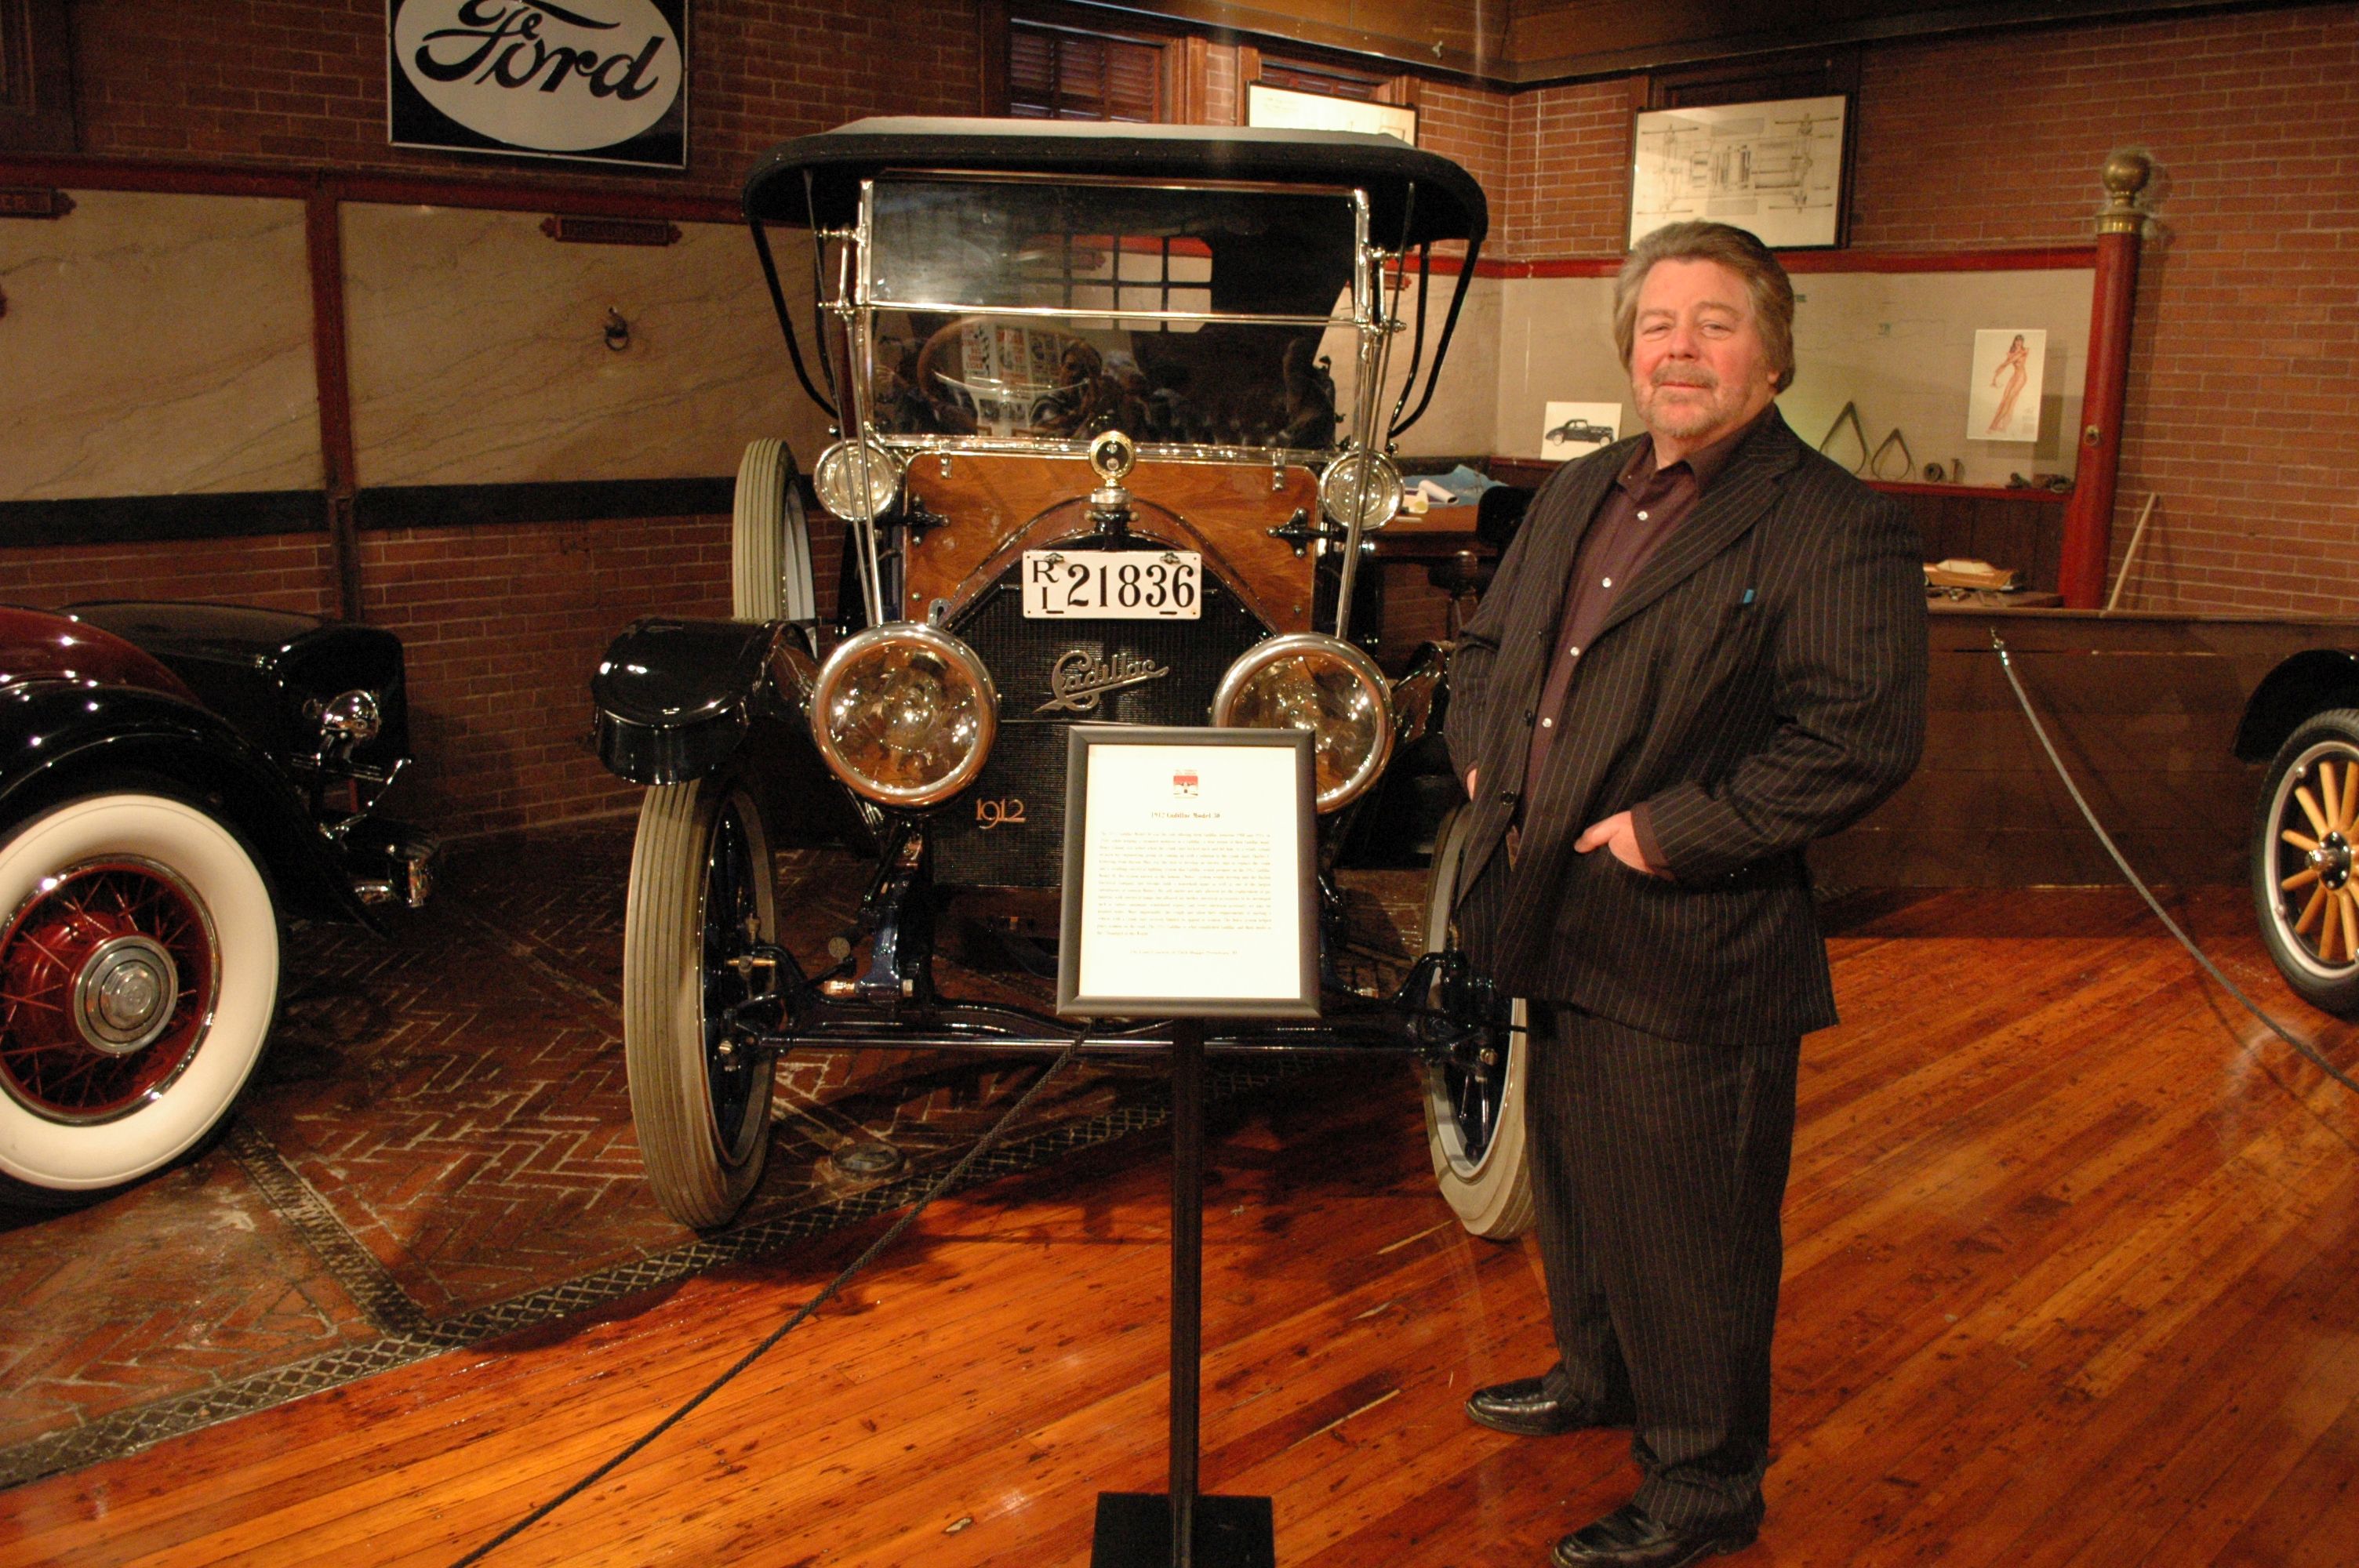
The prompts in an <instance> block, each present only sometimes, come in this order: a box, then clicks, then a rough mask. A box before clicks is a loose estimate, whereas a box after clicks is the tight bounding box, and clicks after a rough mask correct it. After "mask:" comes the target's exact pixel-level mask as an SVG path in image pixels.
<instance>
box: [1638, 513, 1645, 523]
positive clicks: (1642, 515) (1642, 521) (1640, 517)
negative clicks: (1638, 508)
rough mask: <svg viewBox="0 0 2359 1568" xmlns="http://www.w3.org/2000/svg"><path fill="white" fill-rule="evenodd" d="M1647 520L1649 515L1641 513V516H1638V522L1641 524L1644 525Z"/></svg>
mask: <svg viewBox="0 0 2359 1568" xmlns="http://www.w3.org/2000/svg"><path fill="white" fill-rule="evenodd" d="M1646 520H1647V514H1645V513H1643V512H1641V513H1640V514H1638V521H1639V522H1641V523H1644V522H1645V521H1646Z"/></svg>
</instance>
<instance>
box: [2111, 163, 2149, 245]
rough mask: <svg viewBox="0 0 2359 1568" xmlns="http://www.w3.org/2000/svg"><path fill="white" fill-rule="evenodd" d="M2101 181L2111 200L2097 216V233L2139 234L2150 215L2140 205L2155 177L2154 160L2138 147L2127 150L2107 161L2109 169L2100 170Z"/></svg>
mask: <svg viewBox="0 0 2359 1568" xmlns="http://www.w3.org/2000/svg"><path fill="white" fill-rule="evenodd" d="M2097 178H2098V179H2099V180H2100V181H2102V182H2103V183H2104V188H2105V195H2106V197H2107V198H2108V200H2107V201H2106V204H2105V210H2104V211H2103V212H2101V213H2099V214H2098V215H2097V232H2099V233H2101V234H2135V233H2136V232H2138V231H2139V230H2140V229H2142V228H2143V227H2144V226H2145V224H2146V212H2145V210H2144V209H2142V208H2141V207H2139V205H2138V195H2139V193H2140V192H2142V191H2143V190H2145V189H2146V185H2147V180H2149V179H2151V178H2154V159H2152V158H2150V157H2147V155H2146V154H2144V153H2142V152H2140V151H2138V150H2137V149H2136V147H2124V148H2121V149H2120V150H2118V151H2116V152H2114V153H2113V154H2112V155H2111V156H2109V157H2107V158H2106V159H2105V167H2104V168H2103V169H2101V170H2100V171H2098V175H2097Z"/></svg>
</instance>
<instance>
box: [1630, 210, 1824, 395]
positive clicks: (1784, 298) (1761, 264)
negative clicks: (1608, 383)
mask: <svg viewBox="0 0 2359 1568" xmlns="http://www.w3.org/2000/svg"><path fill="white" fill-rule="evenodd" d="M1663 261H1710V262H1718V263H1719V264H1720V265H1723V266H1724V267H1726V268H1728V270H1729V271H1731V272H1733V273H1734V274H1736V276H1739V277H1741V278H1743V279H1744V280H1745V289H1746V291H1747V292H1749V293H1750V294H1751V295H1752V296H1753V318H1754V319H1755V321H1756V322H1757V323H1758V324H1759V326H1760V330H1761V346H1762V347H1763V348H1764V349H1765V350H1767V352H1768V355H1769V367H1770V368H1771V369H1772V370H1774V371H1776V372H1777V390H1778V391H1779V392H1783V391H1785V390H1786V389H1787V388H1788V387H1789V386H1791V385H1793V384H1794V285H1793V283H1792V282H1791V281H1790V280H1789V279H1788V277H1787V276H1786V269H1785V268H1784V267H1782V266H1780V265H1778V264H1777V256H1776V254H1773V253H1772V252H1771V251H1770V249H1769V247H1768V246H1767V245H1765V244H1763V243H1761V242H1760V241H1759V240H1758V239H1756V238H1755V237H1754V236H1753V235H1751V234H1749V233H1747V232H1745V231H1744V230H1743V229H1739V228H1736V227H1734V225H1732V224H1728V223H1701V222H1697V223H1667V224H1665V225H1664V226H1663V227H1661V228H1659V229H1657V230H1656V231H1655V232H1653V233H1651V234H1648V235H1647V237H1646V238H1644V239H1642V240H1640V241H1639V242H1638V243H1636V245H1633V246H1632V247H1630V255H1629V258H1628V259H1627V260H1625V262H1623V264H1622V273H1621V276H1618V277H1616V278H1615V279H1614V347H1615V348H1617V349H1619V350H1621V351H1622V368H1623V369H1624V370H1627V369H1629V368H1630V345H1631V342H1632V340H1633V339H1635V338H1636V335H1637V329H1638V289H1639V287H1640V286H1641V285H1643V284H1644V283H1645V282H1646V281H1647V273H1648V272H1650V271H1652V270H1653V268H1654V265H1655V264H1656V263H1657V262H1663Z"/></svg>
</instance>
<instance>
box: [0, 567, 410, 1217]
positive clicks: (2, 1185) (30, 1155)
mask: <svg viewBox="0 0 2359 1568" xmlns="http://www.w3.org/2000/svg"><path fill="white" fill-rule="evenodd" d="M407 701H408V699H407V696H406V694H405V692H404V689H403V679H402V649H401V643H400V640H399V639H398V638H397V637H395V636H394V635H393V634H392V633H389V632H382V631H377V630H375V629H372V628H369V627H364V626H349V625H340V624H334V623H329V622H320V621H315V620H313V619H312V618H311V617H310V616H308V615H291V614H288V613H285V612H282V611H275V610H255V609H248V608H245V607H242V606H237V605H226V604H167V603H157V604H147V603H134V602H127V601H116V602H110V603H101V604H82V605H73V606H70V607H68V609H67V611H66V612H65V613H63V614H56V615H53V614H49V613H47V612H45V611H37V610H20V609H15V608H0V911H5V918H6V925H5V927H0V1196H6V1197H10V1198H14V1199H17V1200H20V1201H21V1200H32V1201H40V1202H57V1201H60V1200H72V1199H77V1198H82V1199H86V1198H90V1197H94V1196H96V1195H100V1194H103V1193H104V1192H106V1191H108V1190H110V1189H112V1188H114V1187H116V1186H119V1185H122V1184H125V1183H127V1182H130V1181H132V1180H134V1179H136V1178H137V1177H140V1176H144V1175H146V1174H147V1173H150V1172H152V1171H155V1170H157V1169H158V1168H160V1167H161V1166H163V1165H165V1164H167V1163H168V1162H171V1161H172V1160H174V1159H177V1158H179V1156H180V1155H181V1154H183V1153H185V1152H188V1151H189V1150H190V1149H191V1148H193V1147H195V1146H196V1145H197V1144H199V1143H200V1142H201V1141H203V1140H204V1138H205V1137H206V1135H207V1134H209V1133H210V1132H212V1130H213V1129H214V1128H216V1127H217V1126H219V1125H220V1124H221V1122H222V1119H223V1118H224V1117H226V1116H227V1115H228V1114H229V1111H230V1108H231V1106H232V1104H233V1103H234V1101H235V1099H236V1098H237V1095H238V1091H239V1090H240V1089H241V1088H242V1087H244V1086H245V1081H246V1077H247V1076H248V1075H249V1074H251V1073H252V1072H253V1070H254V1065H255V1062H256V1061H257V1060H259V1059H260V1057H261V1054H262V1047H263V1044H264V1042H265V1040H266V1038H267V1036H268V1034H269V1032H270V1024H271V1019H272V1016H273V1014H274V1013H275V1011H276V1010H277V1002H278V916H279V915H280V914H282V913H283V914H299V915H307V916H315V917H319V918H323V919H331V920H334V919H358V918H361V917H362V904H363V903H364V901H373V900H382V899H391V898H400V899H403V900H404V901H405V902H407V903H410V904H413V905H415V904H417V903H422V902H423V901H424V899H425V897H426V893H427V886H428V881H429V875H430V872H429V856H430V854H431V852H432V846H431V845H430V843H429V841H428V840H426V839H425V838H421V837H420V836H419V835H418V834H416V833H415V832H413V831H412V830H410V829H409V828H408V827H403V826H402V825H401V824H399V823H396V822H391V821H387V820H386V819H384V818H381V817H378V816H375V812H374V808H375V805H376V804H377V801H378V799H379V797H380V796H382V795H383V794H384V793H385V791H386V787H387V786H388V785H389V784H391V783H392V782H393V779H394V776H395V775H396V774H397V773H399V772H400V771H401V769H402V768H403V767H405V766H407V765H408V761H409V758H408V744H409V728H408V707H407Z"/></svg>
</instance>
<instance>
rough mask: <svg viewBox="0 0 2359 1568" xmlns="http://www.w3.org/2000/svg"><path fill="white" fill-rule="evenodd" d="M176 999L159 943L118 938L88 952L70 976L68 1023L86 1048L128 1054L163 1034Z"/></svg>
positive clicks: (172, 977)
mask: <svg viewBox="0 0 2359 1568" xmlns="http://www.w3.org/2000/svg"><path fill="white" fill-rule="evenodd" d="M179 998H180V986H179V978H178V976H177V975H176V974H175V972H174V969H173V965H172V955H171V954H170V953H169V952H168V951H167V950H166V949H165V947H164V946H163V944H162V943H160V942H158V941H156V940H155V939H154V938H152V937H148V936H143V935H131V936H118V937H115V938H114V940H112V941H109V942H103V943H101V944H100V945H99V946H96V947H94V948H92V950H91V953H90V956H89V957H87V958H86V959H84V960H83V962H82V971H81V973H79V974H78V975H76V976H75V977H74V998H73V1017H74V1025H75V1027H76V1029H77V1030H78V1031H79V1032H80V1033H81V1034H82V1041H83V1043H84V1044H87V1045H89V1046H90V1047H91V1049H92V1050H94V1051H103V1052H104V1053H105V1054H108V1055H110V1056H128V1055H131V1054H135V1053H136V1052H139V1051H143V1050H145V1049H146V1048H147V1046H149V1045H151V1044H154V1043H155V1041H156V1037H157V1036H158V1035H159V1034H161V1033H163V1032H164V1029H165V1026H166V1025H167V1024H168V1023H169V1022H171V1020H172V1010H173V1008H174V1007H175V1006H177V1005H178V1004H179Z"/></svg>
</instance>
